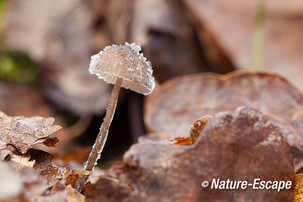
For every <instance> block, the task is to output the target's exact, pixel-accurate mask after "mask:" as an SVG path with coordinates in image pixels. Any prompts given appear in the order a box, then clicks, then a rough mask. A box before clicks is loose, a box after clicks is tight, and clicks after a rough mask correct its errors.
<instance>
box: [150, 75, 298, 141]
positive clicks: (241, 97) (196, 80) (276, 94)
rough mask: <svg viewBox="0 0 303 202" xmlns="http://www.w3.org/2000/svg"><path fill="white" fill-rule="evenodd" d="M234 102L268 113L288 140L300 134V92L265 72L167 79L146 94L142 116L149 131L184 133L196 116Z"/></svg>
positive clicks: (227, 108)
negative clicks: (152, 91) (150, 93)
mask: <svg viewBox="0 0 303 202" xmlns="http://www.w3.org/2000/svg"><path fill="white" fill-rule="evenodd" d="M236 106H248V107H252V108H256V109H259V110H261V111H262V112H263V113H266V114H268V115H269V116H271V117H272V118H271V119H272V121H275V123H276V124H279V126H280V127H281V128H284V130H285V131H286V132H285V133H284V134H292V135H287V138H288V139H289V140H290V141H301V139H302V138H303V116H302V115H303V113H302V109H301V108H302V106H303V95H302V93H301V92H300V91H298V90H297V89H296V88H295V87H293V86H292V85H291V84H289V83H288V82H287V81H286V80H285V79H283V78H282V77H280V76H278V75H275V74H269V73H245V72H242V73H239V72H234V73H230V74H227V75H224V76H220V75H216V74H194V75H188V76H183V77H178V78H175V79H172V80H169V81H167V82H166V83H164V84H163V85H162V86H161V90H159V91H155V92H154V93H153V94H152V95H150V96H149V97H148V98H147V100H146V103H145V115H144V120H145V124H146V126H147V128H148V129H149V131H151V132H160V133H161V132H162V133H166V134H170V135H171V137H178V136H186V135H187V134H188V132H189V130H190V126H191V124H192V123H193V122H194V121H195V120H196V119H198V118H199V117H200V116H202V115H205V114H209V115H214V114H216V113H217V112H220V111H231V110H234V109H235V108H236ZM286 122H287V123H289V124H290V125H291V126H292V127H293V128H294V129H295V131H296V132H294V131H293V129H292V127H290V126H289V124H287V123H286ZM287 131H288V132H287Z"/></svg>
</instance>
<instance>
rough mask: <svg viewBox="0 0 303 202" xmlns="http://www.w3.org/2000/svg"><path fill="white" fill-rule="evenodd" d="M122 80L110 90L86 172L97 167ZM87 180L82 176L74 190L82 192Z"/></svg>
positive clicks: (86, 165) (85, 165) (86, 164)
mask: <svg viewBox="0 0 303 202" xmlns="http://www.w3.org/2000/svg"><path fill="white" fill-rule="evenodd" d="M122 80H123V79H122V78H117V80H116V83H115V85H114V88H113V90H112V93H111V96H110V100H109V104H108V106H107V109H106V115H105V117H104V120H103V123H102V125H101V127H100V131H99V134H98V136H97V138H96V141H95V144H94V146H93V148H92V150H91V152H90V154H89V156H88V159H87V161H86V162H85V163H84V169H85V170H86V171H93V169H94V167H95V165H97V161H98V160H99V159H100V157H101V152H102V150H103V148H104V145H105V142H106V139H107V135H108V130H109V127H110V124H111V122H112V120H113V117H114V114H115V111H116V106H117V101H118V97H119V92H120V87H121V84H122ZM88 178H89V176H83V177H82V178H81V179H79V180H78V183H76V184H77V185H75V186H76V189H77V190H78V191H81V190H82V188H83V186H84V185H85V183H86V181H87V180H88Z"/></svg>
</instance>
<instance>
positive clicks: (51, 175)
mask: <svg viewBox="0 0 303 202" xmlns="http://www.w3.org/2000/svg"><path fill="white" fill-rule="evenodd" d="M71 171H72V170H71V169H70V167H68V166H64V167H56V166H53V165H52V166H49V167H48V168H47V169H45V170H43V171H41V172H40V175H41V176H42V177H45V178H46V179H47V183H48V184H55V183H57V182H58V181H61V180H62V181H65V180H66V179H67V178H68V176H69V175H70V173H71Z"/></svg>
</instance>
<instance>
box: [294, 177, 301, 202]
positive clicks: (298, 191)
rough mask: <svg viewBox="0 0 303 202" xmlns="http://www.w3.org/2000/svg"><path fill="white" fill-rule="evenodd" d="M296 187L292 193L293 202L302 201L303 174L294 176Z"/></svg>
mask: <svg viewBox="0 0 303 202" xmlns="http://www.w3.org/2000/svg"><path fill="white" fill-rule="evenodd" d="M295 179H296V181H295V182H296V186H295V193H294V202H300V201H302V200H303V174H302V173H300V174H296V176H295Z"/></svg>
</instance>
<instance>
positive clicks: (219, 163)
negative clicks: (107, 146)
mask: <svg viewBox="0 0 303 202" xmlns="http://www.w3.org/2000/svg"><path fill="white" fill-rule="evenodd" d="M283 133H284V131H283V129H281V128H280V127H279V126H278V125H276V124H274V123H273V122H272V121H271V120H270V119H269V118H268V117H267V116H264V115H263V114H262V113H261V112H259V111H257V110H253V109H250V108H243V107H240V108H238V109H237V110H236V111H234V112H232V113H230V112H225V113H218V114H217V115H215V116H214V117H213V118H212V119H211V120H209V122H208V123H207V125H206V127H205V128H204V130H203V132H202V134H201V136H200V137H199V139H198V141H197V142H196V143H195V144H193V145H190V146H186V145H180V146H179V145H169V144H165V143H161V142H160V143H157V142H142V143H139V144H136V145H133V146H132V147H131V149H130V150H129V151H128V152H127V153H126V154H125V155H124V157H123V161H124V164H125V165H124V166H123V165H122V166H120V167H118V168H117V167H116V168H115V170H114V171H113V172H114V173H118V174H117V176H118V177H119V180H121V185H123V184H124V185H128V184H130V185H131V186H132V187H133V188H134V190H135V191H134V192H132V193H133V194H134V195H135V196H131V195H130V194H127V195H126V196H125V193H124V192H123V191H121V192H122V193H121V195H118V196H117V195H112V196H107V195H106V194H104V192H103V191H105V190H108V189H109V191H108V192H107V193H113V192H115V191H119V190H120V188H118V186H117V185H112V184H108V186H109V187H103V188H100V189H98V192H96V193H99V194H100V195H102V196H96V193H95V195H94V197H98V199H99V198H102V197H106V196H107V197H111V198H110V199H111V200H113V201H115V200H116V199H118V200H119V199H121V197H122V199H124V200H123V201H132V199H138V198H139V200H141V201H143V200H147V201H159V200H161V201H251V200H252V199H253V200H254V201H291V200H292V197H293V190H292V189H284V190H281V191H280V192H277V190H265V189H264V190H253V189H252V188H251V187H248V188H247V189H245V190H228V189H227V190H219V189H217V190H214V189H211V188H210V187H208V188H202V187H201V183H202V182H203V181H204V180H207V181H209V182H210V183H212V180H213V179H218V178H219V179H221V180H227V179H230V180H232V181H234V180H241V181H243V180H246V181H248V183H252V182H253V180H254V179H255V178H260V179H261V180H265V181H269V180H271V181H272V180H278V181H291V182H292V183H293V180H294V173H293V169H294V168H293V163H292V162H293V160H292V159H293V157H292V152H291V148H290V146H289V144H288V143H287V140H286V139H285V138H284V136H285V134H283ZM146 151H148V152H146ZM100 180H101V181H102V179H100ZM99 183H100V182H99ZM91 187H93V186H91ZM124 187H125V186H124ZM292 187H293V186H292ZM94 197H93V198H94ZM95 199H97V198H95ZM121 201H122V200H121Z"/></svg>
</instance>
